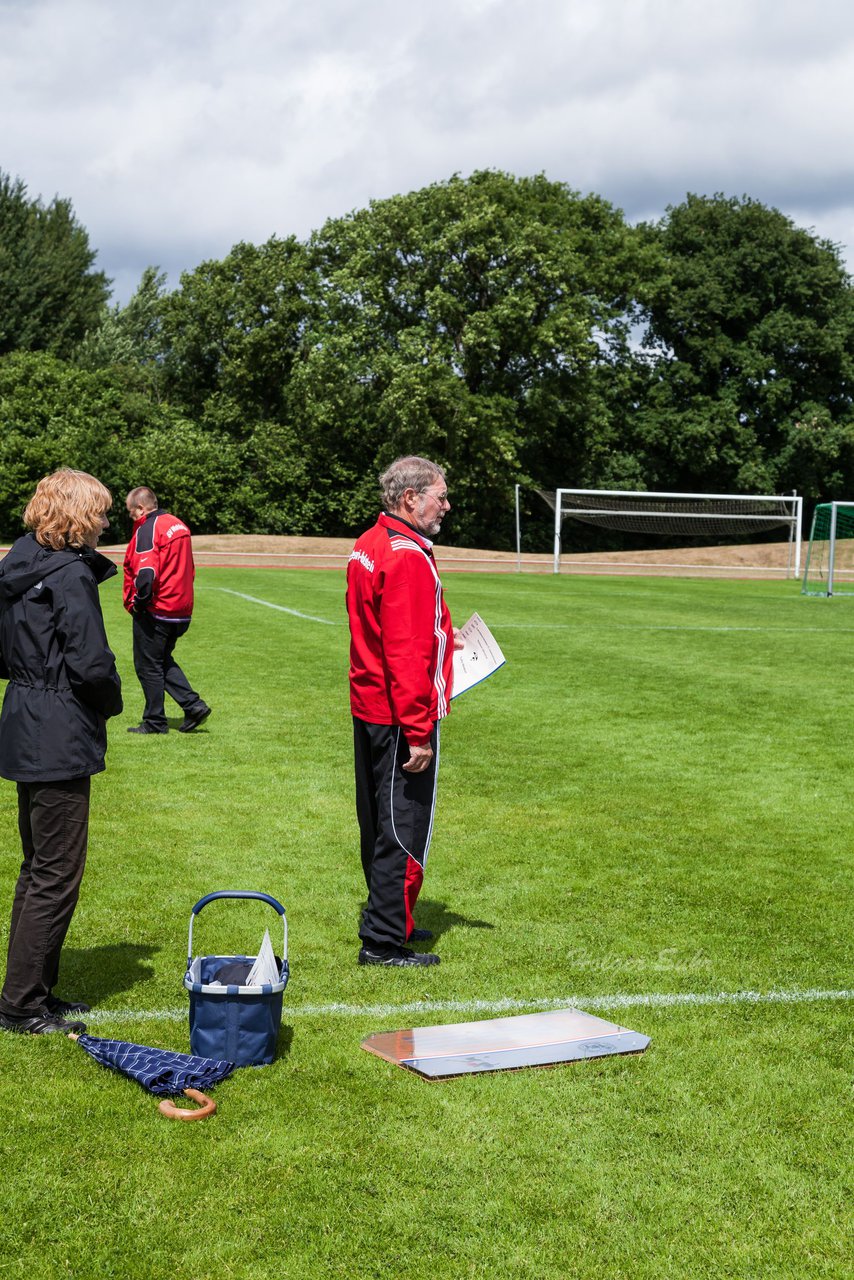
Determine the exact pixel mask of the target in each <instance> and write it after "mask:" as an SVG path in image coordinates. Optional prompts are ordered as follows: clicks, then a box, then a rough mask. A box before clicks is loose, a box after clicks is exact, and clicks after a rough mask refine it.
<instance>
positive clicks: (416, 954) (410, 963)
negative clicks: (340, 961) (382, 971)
mask: <svg viewBox="0 0 854 1280" xmlns="http://www.w3.org/2000/svg"><path fill="white" fill-rule="evenodd" d="M359 964H382V965H386V966H388V967H389V968H395V969H413V968H415V967H416V966H417V967H419V968H420V967H422V966H423V965H428V964H439V957H438V956H434V955H431V954H430V953H429V952H420V951H410V950H409V947H377V948H376V949H373V948H371V947H362V950H361V951H360V952H359Z"/></svg>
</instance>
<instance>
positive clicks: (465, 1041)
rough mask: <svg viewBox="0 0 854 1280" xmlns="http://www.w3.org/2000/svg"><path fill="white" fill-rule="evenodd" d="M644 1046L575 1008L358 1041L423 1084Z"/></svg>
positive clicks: (645, 1040)
mask: <svg viewBox="0 0 854 1280" xmlns="http://www.w3.org/2000/svg"><path fill="white" fill-rule="evenodd" d="M648 1045H649V1036H643V1035H641V1034H640V1033H639V1032H637V1031H629V1030H628V1028H627V1027H618V1026H617V1025H616V1023H614V1022H606V1021H605V1019H604V1018H597V1017H595V1016H594V1015H593V1014H592V1013H582V1012H581V1010H580V1009H554V1010H552V1011H551V1012H550V1013H526V1014H522V1015H521V1016H519V1017H513V1018H487V1019H485V1020H484V1021H482V1022H455V1023H451V1024H449V1025H447V1026H443V1027H411V1028H409V1030H407V1031H381V1032H377V1033H376V1034H375V1035H372V1036H368V1038H367V1040H363V1041H362V1048H363V1049H367V1051H368V1053H375V1054H376V1055H377V1057H379V1058H385V1060H386V1062H394V1063H396V1064H397V1066H400V1067H406V1068H407V1069H408V1070H409V1071H416V1072H417V1073H418V1074H419V1075H421V1076H425V1077H426V1078H427V1079H429V1080H444V1079H447V1078H448V1077H450V1076H463V1075H473V1074H476V1073H477V1072H480V1071H515V1070H518V1069H519V1068H520V1067H548V1066H554V1065H556V1064H557V1063H559V1062H576V1061H578V1060H579V1059H582V1058H607V1057H610V1056H611V1055H612V1054H617V1053H643V1051H644V1049H646V1048H647V1046H648Z"/></svg>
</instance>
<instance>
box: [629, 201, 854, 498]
mask: <svg viewBox="0 0 854 1280" xmlns="http://www.w3.org/2000/svg"><path fill="white" fill-rule="evenodd" d="M641 234H643V235H645V236H647V237H653V238H655V239H657V240H658V241H659V244H660V246H661V249H662V251H663V255H664V265H665V269H664V271H663V272H662V275H661V278H660V282H659V285H658V287H657V289H656V290H655V291H654V292H653V294H652V295H651V299H650V304H649V330H648V334H647V344H648V346H649V348H650V350H651V352H652V353H653V356H654V358H653V362H652V367H651V377H650V381H649V385H648V388H647V391H646V394H645V397H644V401H643V404H642V406H641V409H640V411H639V412H638V413H637V415H636V416H635V417H634V419H633V426H634V433H633V443H634V445H635V447H636V449H637V452H638V455H639V456H641V457H642V458H643V466H642V470H643V472H644V475H645V478H646V480H647V482H648V484H649V487H650V488H654V487H656V486H659V485H661V486H662V487H672V488H698V487H699V488H704V489H709V490H716V489H717V490H719V491H725V490H728V489H735V490H740V491H743V492H747V491H754V492H755V491H757V490H760V491H770V492H774V491H776V490H777V489H778V488H783V487H791V486H792V485H794V486H797V487H799V488H801V489H803V486H804V480H803V476H802V475H801V474H799V472H798V470H797V468H795V467H794V466H793V463H794V461H795V459H796V458H801V459H803V458H804V448H805V444H806V440H807V436H808V434H809V433H806V434H805V432H804V428H803V423H805V422H821V423H822V424H824V425H823V427H822V429H821V430H822V431H824V429H825V428H827V427H830V426H831V425H835V427H837V428H838V427H840V426H842V425H843V424H845V423H847V422H849V421H850V420H851V417H852V398H854V295H852V290H851V283H850V280H849V278H848V276H847V274H846V271H845V269H844V267H843V265H842V262H841V260H840V257H839V253H838V250H837V248H836V247H835V246H834V245H832V244H830V243H829V242H828V241H826V240H820V239H817V238H816V237H815V236H814V235H812V234H811V233H810V232H808V231H805V230H803V229H801V228H798V227H796V226H795V225H794V224H793V223H792V222H791V221H790V220H789V219H788V218H786V217H785V216H784V215H783V214H782V213H780V212H779V211H778V210H776V209H771V208H768V207H766V206H765V205H762V204H760V203H759V202H758V201H755V200H751V199H749V198H748V197H744V198H742V199H740V200H739V199H731V198H726V197H724V196H722V195H716V196H712V197H706V196H696V195H689V196H688V198H687V200H686V201H685V202H684V203H683V204H681V205H678V206H676V207H675V208H670V209H668V211H667V215H666V217H665V218H664V219H662V221H661V222H660V223H658V224H657V226H655V227H648V228H644V229H643V231H642V233H641ZM831 434H832V435H833V434H834V433H833V432H831ZM835 434H836V437H838V432H836V433H835ZM843 434H844V432H843ZM809 452H810V458H811V464H810V474H811V475H812V480H811V481H810V483H812V484H816V485H819V486H822V485H823V484H824V483H825V481H824V480H823V479H821V478H820V476H819V473H818V472H817V471H816V470H815V468H816V466H820V465H821V463H820V460H821V459H822V458H824V460H825V462H828V459H829V454H828V451H827V449H826V448H824V447H821V448H818V449H812V450H810V451H809ZM832 452H833V450H832V449H831V450H830V453H832ZM826 474H827V473H826ZM852 479H854V476H852Z"/></svg>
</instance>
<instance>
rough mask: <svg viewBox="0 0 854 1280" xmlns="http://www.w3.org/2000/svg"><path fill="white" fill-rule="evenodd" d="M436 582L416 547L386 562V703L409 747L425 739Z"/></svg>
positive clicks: (382, 618) (430, 691)
mask: <svg viewBox="0 0 854 1280" xmlns="http://www.w3.org/2000/svg"><path fill="white" fill-rule="evenodd" d="M437 591H438V583H437V581H436V578H435V577H434V575H433V573H432V571H431V569H430V565H429V563H428V562H427V560H426V559H425V557H424V556H423V555H422V554H421V552H420V551H411V552H408V551H407V552H400V553H398V554H397V555H395V556H394V557H392V559H391V560H390V561H389V562H388V565H387V567H386V569H385V572H384V580H383V584H382V596H381V600H380V633H381V635H382V644H383V663H384V665H385V671H386V681H387V685H388V693H389V702H390V704H391V708H392V712H393V714H394V718H395V723H397V724H399V725H401V727H402V729H403V732H404V734H405V735H406V740H407V742H408V743H409V744H410V746H423V745H424V744H425V743H427V742H428V741H429V739H430V734H431V732H432V730H433V721H432V719H431V716H430V708H431V703H432V697H433V684H434V679H435V671H434V667H435V661H436V659H435V651H436V607H437V606H436V598H437Z"/></svg>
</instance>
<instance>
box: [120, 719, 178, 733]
mask: <svg viewBox="0 0 854 1280" xmlns="http://www.w3.org/2000/svg"><path fill="white" fill-rule="evenodd" d="M168 732H169V729H168V728H166V729H152V727H151V725H150V724H146V723H145V721H144V720H143V722H142V724H135V725H131V727H130V729H128V733H168Z"/></svg>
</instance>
